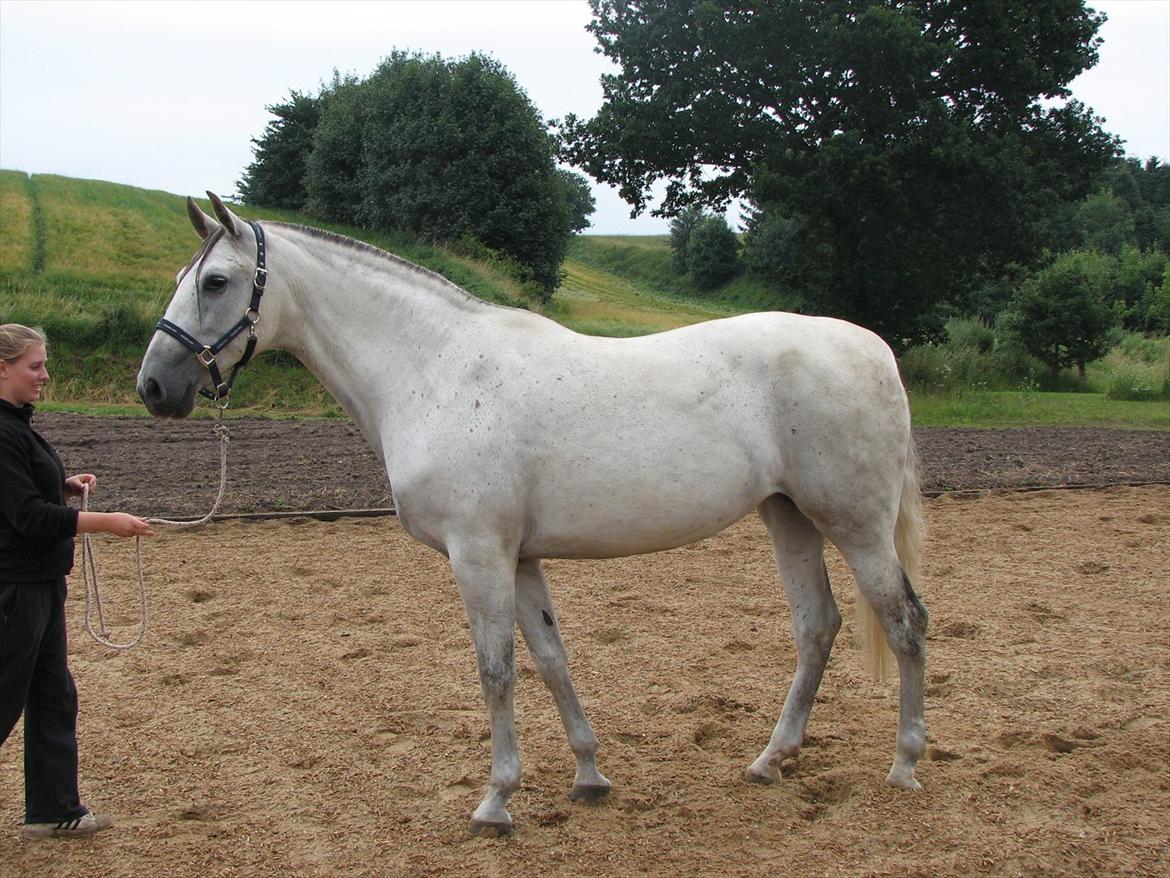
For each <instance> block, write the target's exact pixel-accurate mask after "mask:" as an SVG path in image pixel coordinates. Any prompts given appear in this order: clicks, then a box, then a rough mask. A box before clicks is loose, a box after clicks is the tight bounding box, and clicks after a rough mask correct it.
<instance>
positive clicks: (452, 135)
mask: <svg viewBox="0 0 1170 878" xmlns="http://www.w3.org/2000/svg"><path fill="white" fill-rule="evenodd" d="M269 111H270V112H272V113H273V114H274V115H275V116H276V117H277V118H276V120H275V121H273V122H271V123H269V125H268V127H267V128H266V130H265V132H264V135H263V136H262V137H261V138H260V139H258V140H256V141H254V143H255V146H256V148H255V151H254V152H255V161H253V163H252V164H251V165H249V166H248V168H247V170H246V171H245V174H244V179H243V180H242V181H241V182H240V184H239V186H240V190H241V193H243V195H244V197H246V198H248V200H251V201H254V202H256V203H258V204H262V205H266V206H272V207H284V208H294V209H305V210H306V211H308V212H309V213H311V214H312V215H314V216H317V217H320V218H322V219H325V220H329V221H333V222H341V223H348V224H351V225H356V226H362V227H365V228H372V229H380V230H387V231H403V232H408V233H411V234H415V235H419V236H422V237H425V238H429V239H432V240H436V241H460V240H467V239H475V241H477V242H478V244H479V245H482V246H485V247H487V248H489V249H490V250H492V251H495V252H497V253H500V254H502V255H503V256H504V257H506V259H507V261H508V262H509V263H511V264H513V265H515V266H519V271H520V273H521V275H522V279H524V280H529V281H531V282H532V285H533V287H535V290H534V291H535V292H537V294H538V295H539V296H541V297H545V298H547V297H548V296H550V295H551V294H552V290H553V289H555V288H556V286H557V284H558V282H559V280H560V265H561V262H562V261H563V259H564V253H565V248H566V246H567V244H568V239H569V236H570V235H571V234H573V233H575V232H578V231H581V230H582V229H585V228H587V227H588V225H589V217H590V216H591V215H592V213H593V211H594V210H595V204H594V201H593V196H592V194H591V192H590V190H589V183H588V181H587V180H586V178H585V177H583V176H582V175H581V174H579V173H576V172H574V171H571V170H568V169H558V168H557V167H556V165H555V163H554V159H555V156H556V142H555V140H554V138H553V137H552V136H551V135H550V134H549V132H548V130H547V129H546V127H545V125H544V123H543V121H542V120H541V118H540V115H539V114H538V113H537V111H536V109H535V108H534V107H533V105H532V103H531V101H529V99H528V97H527V96H526V95H525V94H524V92H523V91H522V90H521V89H520V87H519V86H518V85H517V83H516V81H515V79H514V78H513V77H512V76H511V74H510V73H508V72H507V70H505V69H504V68H503V66H502V65H500V64H499V63H498V62H497V61H495V60H493V59H490V58H487V57H485V56H482V55H477V54H472V55H469V56H467V57H466V58H462V59H459V60H454V61H448V60H444V59H443V58H442V57H440V56H438V55H420V54H408V53H405V52H395V53H393V54H392V55H391V56H390V57H388V58H387V59H385V60H384V61H383V62H382V63H381V64H380V65H379V67H378V68H377V70H375V72H374V73H373V74H371V75H370V76H369V77H367V78H365V79H359V78H358V77H355V76H352V75H350V76H345V77H342V76H340V75H339V74H338V73H337V72H336V71H335V72H334V74H333V80H332V82H331V83H329V84H328V85H326V86H323V88H322V90H321V93H320V94H319V95H318V96H317V97H316V98H310V97H306V96H304V95H301V94H298V93H296V92H293V94H292V97H291V98H290V100H289V101H288V102H287V103H283V104H277V105H274V106H273V107H270V108H269Z"/></svg>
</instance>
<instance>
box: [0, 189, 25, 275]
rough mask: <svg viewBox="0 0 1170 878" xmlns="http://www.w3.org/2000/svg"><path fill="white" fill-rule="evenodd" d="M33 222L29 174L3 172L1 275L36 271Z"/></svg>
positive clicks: (0, 213)
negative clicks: (34, 268)
mask: <svg viewBox="0 0 1170 878" xmlns="http://www.w3.org/2000/svg"><path fill="white" fill-rule="evenodd" d="M32 263H33V221H32V201H31V199H30V198H29V193H28V177H27V176H26V175H25V174H21V173H19V172H17V171H0V274H4V275H9V274H17V273H23V272H28V271H31V270H32Z"/></svg>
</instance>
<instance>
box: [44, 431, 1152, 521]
mask: <svg viewBox="0 0 1170 878" xmlns="http://www.w3.org/2000/svg"><path fill="white" fill-rule="evenodd" d="M36 426H37V428H38V429H39V430H40V431H41V432H42V433H43V434H44V435H45V436H46V437H47V438H49V440H50V441H52V442H53V443H54V445H55V446H56V447H57V449H58V450H59V451H60V452H61V456H62V458H63V459H64V461H65V465H66V467H67V468H68V469H69V470H70V471H71V472H77V471H90V472H94V473H96V474H97V476H98V479H99V484H98V492H97V493H96V494H95V495H94V497H93V498H92V501H91V503H92V505H91V508H93V509H95V510H101V509H105V510H109V509H118V510H123V511H127V512H135V513H138V514H140V515H147V516H156V517H158V516H161V517H182V516H186V517H200V516H202V515H204V514H205V513H206V512H207V511H208V509H210V508H211V503H212V501H213V500H214V499H215V492H216V489H217V488H218V486H219V443H218V441H217V440H216V438H215V437H214V436H213V435H212V426H213V422H212V421H210V420H205V419H198V420H184V421H158V420H151V419H147V418H95V417H86V416H83V415H72V414H63V413H54V412H43V413H40V414H38V415H37V418H36ZM229 426H230V428H231V437H232V438H231V442H230V444H229V449H228V455H229V457H228V491H227V494H226V496H225V498H224V503H223V506H222V508H221V511H222V512H225V513H252V512H282V511H295V510H310V509H370V508H384V507H388V506H391V505H392V503H391V499H390V486H389V483H388V481H387V479H386V474H385V470H384V469H383V467H382V465H381V463H380V462H379V461H378V459H377V458H376V457H375V455H374V453H373V451H372V450H371V449H370V447H369V445H368V444H367V443H366V442H365V440H364V439H363V437H362V435H361V433H360V431H359V430H358V429H357V428H356V427H355V426H354V425H353V424H352V423H350V422H349V421H343V420H330V421H271V420H265V419H260V418H232V419H231V420H230V421H229ZM915 440H916V442H917V445H918V451H919V458H920V460H921V464H922V487H923V489H924V490H925V491H927V492H938V491H946V490H955V489H981V488H1019V487H1035V486H1053V485H1066V484H1119V483H1132V482H1170V431H1148V430H1094V429H1081V428H1057V429H1047V428H1046V429H1024V430H973V429H972V430H956V429H925V430H916V431H915ZM700 488H701V486H696V493H698V491H699V489H700Z"/></svg>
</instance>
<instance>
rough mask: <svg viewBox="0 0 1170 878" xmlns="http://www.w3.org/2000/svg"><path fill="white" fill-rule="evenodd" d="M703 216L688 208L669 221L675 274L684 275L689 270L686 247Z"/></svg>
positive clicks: (696, 210)
mask: <svg viewBox="0 0 1170 878" xmlns="http://www.w3.org/2000/svg"><path fill="white" fill-rule="evenodd" d="M705 216H706V215H705V214H704V213H703V211H702V210H700V209H699V208H697V207H690V208H687V209H686V210H683V211H681V212H679V214H678V216H676V217H675V218H674V219H672V220H671V221H670V252H671V255H672V256H673V260H672V264H673V265H674V270H675V273H676V274H686V273H687V272H688V271H689V270H690V265H689V263H688V262H687V246H688V245H689V244H690V240H691V233H692V232H693V231H694V230H695V226H697V225H698V224H699V223H701V222H702V221H703V218H704V217H705Z"/></svg>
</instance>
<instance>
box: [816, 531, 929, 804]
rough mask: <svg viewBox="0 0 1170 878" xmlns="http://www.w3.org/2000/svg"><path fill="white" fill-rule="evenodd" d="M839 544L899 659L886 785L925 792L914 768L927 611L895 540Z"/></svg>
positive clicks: (922, 725) (921, 740)
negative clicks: (895, 724)
mask: <svg viewBox="0 0 1170 878" xmlns="http://www.w3.org/2000/svg"><path fill="white" fill-rule="evenodd" d="M834 542H836V544H837V548H838V549H840V550H841V554H842V555H843V556H844V557H845V560H846V561H847V562H848V563H849V566H850V567H851V568H852V569H853V576H854V577H855V578H856V580H857V586H858V588H859V589H860V590H861V593H862V594H863V595H864V596H865V598H866V600H868V601H869V603H870V606H872V607H873V609H874V612H875V613H876V614H877V617H878V620H879V621H880V622H881V625H882V630H884V631H885V633H886V639H887V640H888V641H889V644H890V649H891V650H893V653H894V657H895V658H897V660H898V677H899V708H898V743H897V751H896V753H895V756H894V765H893V767H892V768H891V769H890V773H889V775H888V776H887V777H886V783H888V784H890V785H891V786H896V787H902V788H904V789H908V790H917V789H921V788H922V787H921V784H919V783H918V781H917V780H915V778H914V767H915V766H916V765H917V764H918V760H919V759H920V758H921V757H922V754H923V752H924V751H925V750H926V720H925V718H924V702H923V678H924V676H925V671H926V625H927V621H928V617H927V612H926V607H924V606H923V605H922V601H920V600H919V599H918V595H916V594H915V593H914V589H913V587H912V586H911V585H910V579H909V577H908V576H907V575H906V572H905V571H904V570H903V569H902V565H901V563H900V562H899V561H898V556H897V553H896V552H895V550H894V546H893V544H892V542H891V541H888V540H886V541H883V540H880V539H877V540H874V541H872V542H868V541H867V542H866V543H862V544H860V545H858V544H857V543H856V542H849V541H841V540H834Z"/></svg>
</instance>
